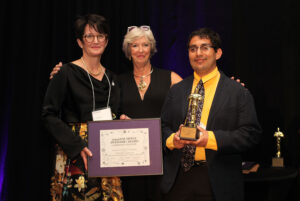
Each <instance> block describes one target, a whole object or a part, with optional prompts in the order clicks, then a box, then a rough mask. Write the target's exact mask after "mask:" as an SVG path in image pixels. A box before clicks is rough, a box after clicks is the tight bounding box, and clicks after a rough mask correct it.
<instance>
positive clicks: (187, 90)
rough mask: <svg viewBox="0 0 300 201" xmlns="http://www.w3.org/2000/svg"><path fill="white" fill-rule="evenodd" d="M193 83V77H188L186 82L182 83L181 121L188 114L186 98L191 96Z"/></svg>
mask: <svg viewBox="0 0 300 201" xmlns="http://www.w3.org/2000/svg"><path fill="white" fill-rule="evenodd" d="M193 81H194V76H190V77H188V78H187V79H186V82H184V85H183V90H184V91H183V99H182V101H183V110H182V115H183V121H184V120H185V117H186V114H187V112H188V106H189V101H188V97H189V95H190V94H191V91H192V87H193Z"/></svg>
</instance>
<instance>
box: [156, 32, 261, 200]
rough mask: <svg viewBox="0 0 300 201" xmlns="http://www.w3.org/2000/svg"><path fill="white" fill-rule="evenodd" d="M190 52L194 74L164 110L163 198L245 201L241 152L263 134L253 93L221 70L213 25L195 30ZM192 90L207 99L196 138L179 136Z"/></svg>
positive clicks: (201, 106)
mask: <svg viewBox="0 0 300 201" xmlns="http://www.w3.org/2000/svg"><path fill="white" fill-rule="evenodd" d="M188 52H189V60H190V64H191V66H192V68H193V69H194V74H193V76H190V77H187V78H186V79H184V80H183V81H181V82H180V83H178V84H176V85H174V86H173V87H172V88H171V89H170V91H169V93H168V96H167V98H166V101H165V104H164V107H163V109H162V117H161V118H162V129H163V143H164V175H163V178H162V183H161V189H162V192H163V194H164V200H165V201H173V200H176V201H198V200H201V201H208V200H209V201H213V200H214V201H242V200H244V190H243V175H242V171H241V164H242V159H241V153H242V152H244V151H246V150H248V149H249V148H252V147H253V146H255V145H257V144H258V143H259V140H260V135H261V128H260V125H259V123H258V120H257V117H256V111H255V106H254V101H253V98H252V95H251V94H250V92H249V90H247V89H245V88H244V87H243V86H241V84H239V83H237V82H236V81H234V80H231V79H230V78H228V77H227V76H225V75H224V74H223V73H222V72H221V71H219V69H218V67H217V64H216V62H217V60H218V59H220V58H221V56H222V49H221V39H220V36H219V34H218V33H216V32H214V31H213V30H211V29H209V28H201V29H198V30H196V31H194V32H192V33H191V34H190V37H189V41H188ZM195 89H196V90H195ZM195 91H196V92H195ZM191 93H199V94H200V96H201V97H203V99H202V103H201V101H200V102H199V104H198V107H197V109H198V111H197V115H198V118H196V124H197V130H198V131H199V132H200V138H199V139H197V140H195V141H191V140H184V139H182V138H180V132H181V128H182V124H183V123H184V121H185V119H186V118H187V113H188V108H189V100H188V97H189V95H190V94H191ZM190 156H192V157H190Z"/></svg>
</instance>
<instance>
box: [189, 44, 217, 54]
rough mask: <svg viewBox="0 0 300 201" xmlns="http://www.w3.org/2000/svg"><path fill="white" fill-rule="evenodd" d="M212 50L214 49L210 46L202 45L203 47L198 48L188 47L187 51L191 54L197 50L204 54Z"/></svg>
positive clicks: (194, 46)
mask: <svg viewBox="0 0 300 201" xmlns="http://www.w3.org/2000/svg"><path fill="white" fill-rule="evenodd" d="M212 48H214V47H213V46H212V45H208V44H204V45H200V46H196V45H192V46H189V51H190V52H191V53H195V52H197V51H198V49H200V51H201V52H204V53H206V52H208V51H209V50H210V49H212Z"/></svg>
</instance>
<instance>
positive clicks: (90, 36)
mask: <svg viewBox="0 0 300 201" xmlns="http://www.w3.org/2000/svg"><path fill="white" fill-rule="evenodd" d="M83 38H85V40H86V41H87V42H89V43H91V42H93V41H94V40H95V38H97V40H98V41H99V42H103V41H105V39H106V35H105V34H99V35H93V34H87V35H84V36H83Z"/></svg>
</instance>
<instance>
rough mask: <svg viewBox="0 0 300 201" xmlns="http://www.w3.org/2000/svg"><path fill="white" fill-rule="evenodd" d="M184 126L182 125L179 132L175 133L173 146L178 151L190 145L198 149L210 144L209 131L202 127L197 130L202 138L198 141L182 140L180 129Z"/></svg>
mask: <svg viewBox="0 0 300 201" xmlns="http://www.w3.org/2000/svg"><path fill="white" fill-rule="evenodd" d="M182 126H183V125H180V127H179V130H178V131H177V132H176V133H175V135H174V138H173V144H174V147H175V148H176V149H182V148H183V147H184V145H186V144H190V145H195V146H196V147H205V146H206V145H207V142H208V132H207V130H205V129H203V128H201V127H200V126H197V129H198V130H199V132H200V138H199V139H198V140H196V141H193V140H181V139H180V138H179V135H180V129H181V127H182Z"/></svg>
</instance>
